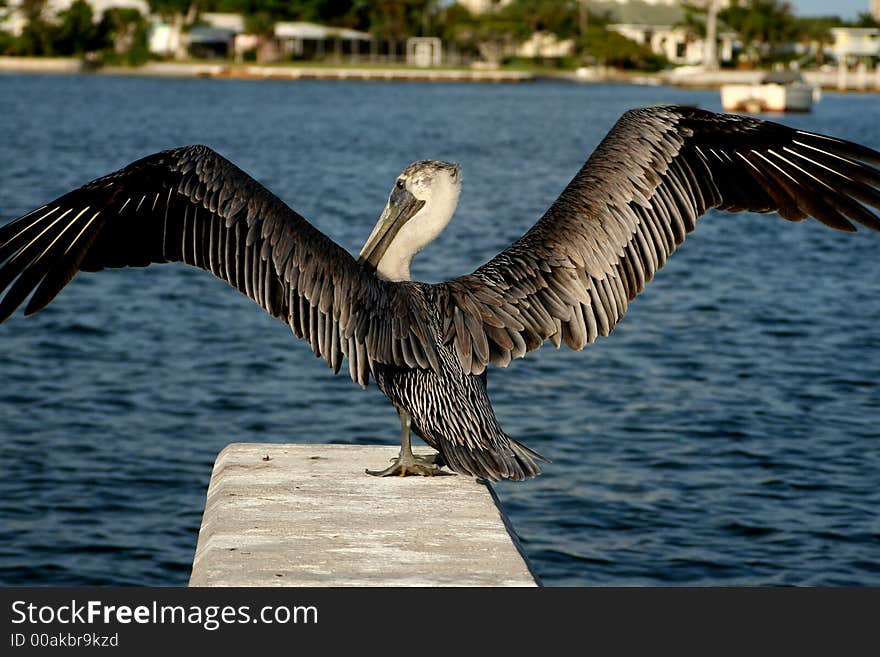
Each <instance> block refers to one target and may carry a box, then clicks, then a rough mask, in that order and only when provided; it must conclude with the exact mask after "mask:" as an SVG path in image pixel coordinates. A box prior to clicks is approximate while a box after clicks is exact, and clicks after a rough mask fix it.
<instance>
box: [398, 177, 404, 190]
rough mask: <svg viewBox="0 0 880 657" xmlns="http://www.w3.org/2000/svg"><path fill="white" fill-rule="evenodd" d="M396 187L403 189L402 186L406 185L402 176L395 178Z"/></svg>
mask: <svg viewBox="0 0 880 657" xmlns="http://www.w3.org/2000/svg"><path fill="white" fill-rule="evenodd" d="M396 187H397V189H403V188H404V187H406V183H405V182H404V180H403V178H398V179H397V183H396Z"/></svg>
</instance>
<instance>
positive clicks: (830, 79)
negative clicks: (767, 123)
mask: <svg viewBox="0 0 880 657" xmlns="http://www.w3.org/2000/svg"><path fill="white" fill-rule="evenodd" d="M0 73H31V74H46V75H53V74H54V75H73V74H79V73H89V74H99V75H122V76H141V77H164V78H214V79H233V80H377V81H424V82H480V83H520V82H532V81H535V80H541V79H553V80H567V81H571V82H580V83H597V82H621V83H632V84H647V85H660V84H668V85H671V86H677V87H690V88H704V89H716V88H719V87H720V86H721V85H723V84H755V83H757V82H758V81H759V80H760V78H761V77H762V76H763V75H764V73H765V72H764V71H761V70H751V71H746V70H729V69H722V70H719V71H701V70H692V71H686V72H685V71H682V70H680V69H673V70H672V71H662V72H659V73H642V72H629V71H618V70H615V69H590V70H588V71H587V73H588V74H587V75H579V74H578V73H576V72H574V71H560V72H552V71H515V70H513V71H512V70H504V69H466V68H461V69H455V68H448V69H447V68H414V67H404V66H397V67H374V66H362V67H361V66H330V65H324V64H321V65H312V66H294V65H270V66H259V65H255V64H234V63H230V62H207V61H206V62H148V63H146V64H144V65H142V66H114V65H107V66H100V67H92V66H90V65H89V64H88V62H85V61H84V60H82V59H78V58H74V57H5V56H0ZM803 75H804V78H805V79H806V81H807V82H808V83H809V84H812V85H814V86H817V87H821V88H822V89H824V90H828V91H855V92H868V93H871V92H874V93H877V92H880V70H875V71H862V72H858V71H856V72H854V71H849V72H847V73H846V75H845V76H844V77H843V79H841V76H840V73H839V71H836V70H831V71H828V70H826V71H819V70H813V71H803Z"/></svg>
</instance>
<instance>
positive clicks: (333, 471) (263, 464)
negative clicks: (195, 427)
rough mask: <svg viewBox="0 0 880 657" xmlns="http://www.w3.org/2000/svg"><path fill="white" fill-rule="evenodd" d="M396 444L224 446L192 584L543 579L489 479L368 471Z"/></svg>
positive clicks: (521, 582)
mask: <svg viewBox="0 0 880 657" xmlns="http://www.w3.org/2000/svg"><path fill="white" fill-rule="evenodd" d="M398 449H399V448H397V447H392V446H363V445H335V444H333V445H329V444H328V445H287V444H274V443H233V444H230V445H228V446H227V447H226V448H224V449H223V450H222V451H221V452H220V454H219V455H218V457H217V460H216V462H215V465H214V470H213V472H212V475H211V482H210V485H209V487H208V492H207V496H206V504H205V511H204V515H203V518H202V525H201V529H200V531H199V539H198V545H197V548H196V553H195V557H194V560H193V571H192V577H191V578H190V586H326V587H339V586H520V587H523V586H525V587H534V586H538V585H539V582H538V579H537V577H536V576H535V574H534V572H533V570H532V568H531V566H530V564H529V563H528V561H527V559H526V558H525V556H524V554H523V551H522V546H521V545H520V543H519V541H518V539H517V538H516V534H515V532H514V531H513V528H512V527H511V525H510V521H509V519H508V518H507V517H506V515H505V514H504V512H503V510H502V509H501V506H500V503H499V500H498V497H497V495H496V494H495V491H494V490H493V489H492V487H491V486H490V485H488V484H487V483H485V482H482V481H480V480H477V479H474V478H472V477H467V476H462V475H456V474H449V475H445V476H437V477H405V478H402V477H386V478H376V477H370V476H369V475H367V474H365V473H364V469H365V468H366V467H370V468H381V467H385V465H386V464H387V463H388V461H389V459H391V458H392V457H394V456H395V455H396V454H397V451H398ZM425 451H426V452H427V451H429V450H425Z"/></svg>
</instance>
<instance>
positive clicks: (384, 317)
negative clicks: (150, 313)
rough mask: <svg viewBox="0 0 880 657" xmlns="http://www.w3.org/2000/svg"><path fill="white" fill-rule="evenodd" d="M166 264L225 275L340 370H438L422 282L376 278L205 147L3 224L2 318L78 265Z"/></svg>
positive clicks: (357, 376)
mask: <svg viewBox="0 0 880 657" xmlns="http://www.w3.org/2000/svg"><path fill="white" fill-rule="evenodd" d="M162 262H183V263H186V264H189V265H192V266H194V267H199V268H201V269H204V270H206V271H209V272H211V273H213V274H214V275H215V276H217V277H218V278H221V279H223V280H224V281H226V282H228V283H229V284H230V285H232V286H233V287H235V288H237V289H238V290H239V291H241V292H242V293H244V294H246V295H247V296H249V297H250V298H251V299H253V300H254V301H256V302H257V303H258V304H260V305H261V306H262V307H263V308H265V309H266V310H267V311H268V312H269V313H271V314H272V315H274V316H275V317H278V318H279V319H281V320H283V321H285V322H287V323H288V324H289V325H290V327H291V329H292V330H293V332H294V333H295V334H296V335H297V336H298V337H300V338H304V339H305V340H307V341H308V342H309V344H310V345H311V347H312V350H313V351H314V353H315V355H317V356H319V357H321V358H324V359H325V360H326V361H327V363H328V365H330V366H331V367H332V368H333V369H334V371H338V370H339V368H340V366H341V363H342V360H343V356H347V357H348V359H349V371H350V374H351V378H352V379H353V380H354V381H356V382H358V383H360V384H361V385H366V384H367V382H368V380H369V374H370V371H371V368H372V363H373V362H374V361H380V362H387V363H398V362H399V363H406V362H409V361H412V362H413V363H414V364H417V365H421V366H424V367H428V366H431V365H434V366H436V355H435V352H434V341H433V340H432V339H430V338H427V337H426V336H425V334H424V333H423V332H422V331H421V330H420V326H421V322H420V318H419V317H418V316H413V313H414V312H415V309H417V308H418V304H417V303H415V301H414V300H413V299H412V298H411V297H412V295H413V292H414V290H415V287H414V286H411V285H407V284H388V283H385V282H383V281H380V280H379V279H378V278H377V277H376V276H375V275H374V274H373V273H371V272H369V271H367V270H366V269H364V268H363V267H361V266H360V265H359V264H358V263H357V262H356V261H355V260H354V259H353V258H352V257H351V255H350V254H349V253H348V252H347V251H345V250H344V249H343V248H341V247H340V246H339V245H337V244H336V243H335V242H333V241H332V240H331V239H330V238H328V237H327V236H326V235H324V234H323V233H321V232H320V231H319V230H317V229H316V228H314V227H313V226H312V225H311V224H310V223H309V222H307V221H306V220H305V219H304V218H303V217H301V216H300V215H299V214H297V213H296V212H294V211H293V210H291V209H290V208H289V207H288V206H287V205H286V204H285V203H284V202H283V201H281V200H280V199H279V198H278V197H276V196H275V195H274V194H272V193H271V192H269V191H268V190H267V189H265V188H264V187H263V186H262V185H260V184H259V183H258V182H257V181H256V180H254V179H253V178H251V177H250V176H248V175H247V174H246V173H244V172H243V171H242V170H241V169H239V168H238V167H236V166H235V165H233V164H232V163H231V162H229V161H228V160H226V159H224V158H223V157H221V156H220V155H218V154H217V153H215V152H214V151H212V150H211V149H210V148H207V147H205V146H188V147H184V148H178V149H174V150H170V151H164V152H162V153H156V154H155V155H150V156H148V157H146V158H144V159H142V160H138V161H137V162H133V163H132V164H130V165H128V166H126V167H125V168H123V169H121V170H119V171H116V172H115V173H112V174H110V175H108V176H104V177H103V178H99V179H97V180H94V181H92V182H90V183H88V184H86V185H84V186H83V187H80V188H79V189H76V190H74V191H72V192H70V193H68V194H65V195H64V196H62V197H60V198H58V199H56V200H54V201H52V202H51V203H49V204H47V205H45V206H43V207H41V208H39V209H37V210H34V211H33V212H31V213H29V214H27V215H25V216H24V217H21V218H20V219H17V220H15V221H12V222H11V223H9V224H7V225H5V226H3V227H2V228H0V294H2V293H3V292H5V295H4V296H3V298H2V301H0V322H3V321H5V320H6V319H7V318H8V317H9V316H10V315H11V314H12V313H13V312H14V311H15V309H16V308H17V307H18V306H19V305H20V304H21V303H22V302H23V301H24V300H25V299H26V298H27V297H28V295H32V296H31V298H30V300H29V302H28V304H27V306H26V308H25V314H31V313H34V312H37V311H38V310H40V309H42V308H43V307H45V306H46V305H47V304H48V303H49V302H50V301H51V300H52V299H53V298H54V297H55V295H57V294H58V293H59V292H60V291H61V289H62V288H63V287H64V286H65V285H67V283H68V282H70V280H71V279H72V278H73V276H74V275H75V274H76V273H77V272H78V271H98V270H100V269H104V268H108V267H142V266H146V265H149V264H151V263H162ZM400 326H406V327H408V330H407V331H402V330H399V327H400ZM421 345H426V346H425V347H422V346H421Z"/></svg>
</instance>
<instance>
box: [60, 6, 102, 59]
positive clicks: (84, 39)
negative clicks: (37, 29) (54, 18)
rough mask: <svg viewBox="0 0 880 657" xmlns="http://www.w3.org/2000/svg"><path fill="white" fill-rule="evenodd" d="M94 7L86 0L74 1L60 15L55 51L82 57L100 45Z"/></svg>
mask: <svg viewBox="0 0 880 657" xmlns="http://www.w3.org/2000/svg"><path fill="white" fill-rule="evenodd" d="M94 19H95V15H94V13H93V12H92V6H91V5H90V4H89V3H88V2H86V0H74V1H73V3H72V4H71V5H70V7H68V8H67V9H66V10H64V11H62V12H59V13H58V30H57V32H56V34H55V43H54V49H55V51H56V52H57V53H58V54H61V55H77V56H82V55H84V54H85V53H86V52H87V51H89V50H94V49H95V47H96V46H97V45H98V44H97V43H96V38H97V36H98V30H97V27H96V26H95V20H94Z"/></svg>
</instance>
